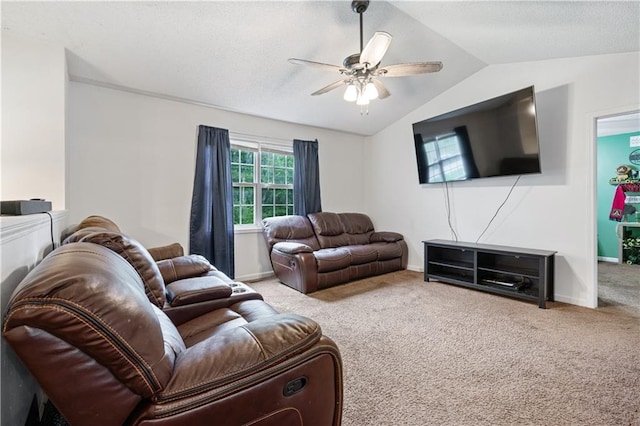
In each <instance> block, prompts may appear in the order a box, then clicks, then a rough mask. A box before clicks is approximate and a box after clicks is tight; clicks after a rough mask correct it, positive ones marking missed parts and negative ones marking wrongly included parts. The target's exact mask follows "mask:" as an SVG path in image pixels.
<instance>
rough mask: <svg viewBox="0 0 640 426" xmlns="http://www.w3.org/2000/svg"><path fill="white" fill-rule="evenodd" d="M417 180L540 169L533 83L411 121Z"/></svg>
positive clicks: (455, 179) (533, 171) (447, 179)
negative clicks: (417, 120)
mask: <svg viewBox="0 0 640 426" xmlns="http://www.w3.org/2000/svg"><path fill="white" fill-rule="evenodd" d="M413 135H414V141H415V146H416V159H417V163H418V176H419V179H420V183H421V184H424V183H439V182H450V181H459V180H467V179H475V178H485V177H492V176H506V175H522V174H527V173H540V172H541V169H540V148H539V144H538V127H537V124H536V106H535V95H534V88H533V86H531V87H527V88H525V89H522V90H518V91H516V92H512V93H508V94H506V95H502V96H498V97H496V98H493V99H488V100H486V101H483V102H479V103H477V104H473V105H469V106H467V107H464V108H461V109H458V110H455V111H451V112H448V113H446V114H442V115H438V116H436V117H431V118H427V119H426V120H422V121H419V122H417V123H413Z"/></svg>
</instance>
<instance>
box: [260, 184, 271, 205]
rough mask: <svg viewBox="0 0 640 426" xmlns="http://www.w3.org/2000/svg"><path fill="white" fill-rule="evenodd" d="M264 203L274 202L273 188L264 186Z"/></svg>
mask: <svg viewBox="0 0 640 426" xmlns="http://www.w3.org/2000/svg"><path fill="white" fill-rule="evenodd" d="M262 204H273V189H271V188H264V189H263V190H262Z"/></svg>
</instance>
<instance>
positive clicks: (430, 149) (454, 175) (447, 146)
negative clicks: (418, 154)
mask: <svg viewBox="0 0 640 426" xmlns="http://www.w3.org/2000/svg"><path fill="white" fill-rule="evenodd" d="M424 150H425V153H426V155H427V164H428V165H429V182H443V181H444V180H457V179H464V178H466V177H467V174H466V172H465V169H464V163H463V161H462V153H461V151H460V141H459V140H458V136H457V135H456V134H455V133H450V134H446V135H440V136H436V137H435V138H433V139H432V140H430V141H428V142H427V143H426V144H425V145H424ZM443 178H446V179H443Z"/></svg>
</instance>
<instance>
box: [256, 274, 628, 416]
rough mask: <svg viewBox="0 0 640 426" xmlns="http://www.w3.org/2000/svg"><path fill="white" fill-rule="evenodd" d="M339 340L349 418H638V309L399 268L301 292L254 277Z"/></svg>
mask: <svg viewBox="0 0 640 426" xmlns="http://www.w3.org/2000/svg"><path fill="white" fill-rule="evenodd" d="M251 286H252V287H254V288H255V289H256V290H257V291H259V292H260V293H262V294H263V296H264V298H265V300H266V301H267V302H269V303H270V304H272V305H273V306H274V307H276V308H277V309H278V310H280V311H281V312H295V313H299V314H301V315H305V316H308V317H310V318H313V319H315V320H316V321H318V322H319V323H320V325H321V326H322V329H323V331H324V333H325V334H326V335H328V336H330V337H331V338H333V339H334V340H335V341H336V343H337V344H338V346H339V347H340V350H341V353H342V358H343V364H344V411H343V413H344V414H343V424H344V425H345V426H361V425H416V426H417V425H420V426H423V425H636V424H640V417H639V409H640V356H639V355H640V317H638V316H636V315H634V314H633V313H630V312H629V311H626V310H621V309H618V308H617V307H616V306H614V305H609V306H606V307H604V308H602V309H598V310H592V309H587V308H579V307H575V306H570V305H565V304H561V303H551V304H550V308H549V309H546V310H543V309H539V308H538V307H537V305H535V304H530V303H526V302H522V301H519V300H513V299H509V298H505V297H500V296H495V295H490V294H487V293H482V292H478V291H473V290H468V289H464V288H460V287H456V286H451V285H447V284H441V283H435V282H429V283H425V282H424V281H423V280H422V274H420V273H416V272H410V271H401V272H395V273H391V274H386V275H383V276H380V277H374V278H370V279H365V280H360V281H356V282H353V283H349V284H346V285H342V286H338V287H333V288H331V289H327V290H322V291H319V292H316V293H314V294H311V295H303V294H301V293H298V292H296V291H295V290H292V289H290V288H288V287H286V286H284V285H282V284H279V283H278V282H277V281H276V280H275V279H270V280H264V281H261V282H254V283H252V284H251Z"/></svg>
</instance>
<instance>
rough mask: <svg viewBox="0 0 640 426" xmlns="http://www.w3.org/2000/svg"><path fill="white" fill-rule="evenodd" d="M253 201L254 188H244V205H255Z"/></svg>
mask: <svg viewBox="0 0 640 426" xmlns="http://www.w3.org/2000/svg"><path fill="white" fill-rule="evenodd" d="M253 200H254V198H253V188H251V187H244V188H242V204H243V205H250V206H252V205H253V204H254V201H253Z"/></svg>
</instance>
